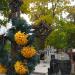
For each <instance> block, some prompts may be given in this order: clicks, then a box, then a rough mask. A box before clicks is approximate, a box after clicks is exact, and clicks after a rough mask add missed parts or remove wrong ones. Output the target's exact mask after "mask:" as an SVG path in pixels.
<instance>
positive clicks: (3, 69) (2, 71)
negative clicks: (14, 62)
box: [0, 64, 7, 74]
mask: <svg viewBox="0 0 75 75" xmlns="http://www.w3.org/2000/svg"><path fill="white" fill-rule="evenodd" d="M6 72H7V69H6V67H5V66H4V65H2V64H0V74H6Z"/></svg>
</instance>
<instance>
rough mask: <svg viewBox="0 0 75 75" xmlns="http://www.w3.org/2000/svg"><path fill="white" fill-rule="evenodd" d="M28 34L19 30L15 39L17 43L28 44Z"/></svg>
mask: <svg viewBox="0 0 75 75" xmlns="http://www.w3.org/2000/svg"><path fill="white" fill-rule="evenodd" d="M27 38H28V34H24V33H22V32H20V31H18V32H17V33H16V34H15V35H14V39H15V41H16V43H17V44H19V45H24V44H27V42H28V39H27Z"/></svg>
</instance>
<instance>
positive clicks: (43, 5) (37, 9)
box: [21, 0, 70, 49]
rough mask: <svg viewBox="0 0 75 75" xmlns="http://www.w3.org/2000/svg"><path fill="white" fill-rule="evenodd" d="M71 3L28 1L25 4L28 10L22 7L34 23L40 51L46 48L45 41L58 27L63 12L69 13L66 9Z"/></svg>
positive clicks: (52, 0) (51, 0) (42, 0)
mask: <svg viewBox="0 0 75 75" xmlns="http://www.w3.org/2000/svg"><path fill="white" fill-rule="evenodd" d="M69 3H70V1H69V0H64V1H63V0H41V1H40V0H28V1H25V3H24V4H27V8H28V9H27V10H25V9H26V7H25V6H24V4H23V6H22V7H21V9H22V11H23V12H25V11H27V13H28V14H29V15H30V18H31V21H32V22H33V28H34V29H35V34H36V43H38V46H39V47H38V48H39V49H43V48H44V47H45V46H44V44H45V39H46V38H47V36H48V35H49V34H50V33H51V31H52V30H53V29H54V28H55V25H57V24H56V23H57V21H59V16H60V15H61V14H62V12H65V11H67V10H66V9H67V5H68V4H69ZM49 5H50V6H49ZM33 13H34V14H33ZM40 42H41V43H42V44H41V43H40ZM36 47H37V45H36Z"/></svg>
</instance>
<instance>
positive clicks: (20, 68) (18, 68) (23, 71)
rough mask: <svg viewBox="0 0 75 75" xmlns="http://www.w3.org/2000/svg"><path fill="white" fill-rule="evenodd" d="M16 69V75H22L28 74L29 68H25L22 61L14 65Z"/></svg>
mask: <svg viewBox="0 0 75 75" xmlns="http://www.w3.org/2000/svg"><path fill="white" fill-rule="evenodd" d="M14 68H15V71H16V73H18V74H20V75H23V74H26V73H27V72H28V68H27V66H24V65H23V63H22V62H21V61H17V62H16V63H15V65H14Z"/></svg>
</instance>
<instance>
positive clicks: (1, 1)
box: [0, 0, 9, 16]
mask: <svg viewBox="0 0 75 75" xmlns="http://www.w3.org/2000/svg"><path fill="white" fill-rule="evenodd" d="M0 13H2V14H3V15H4V16H8V15H9V0H0Z"/></svg>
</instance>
